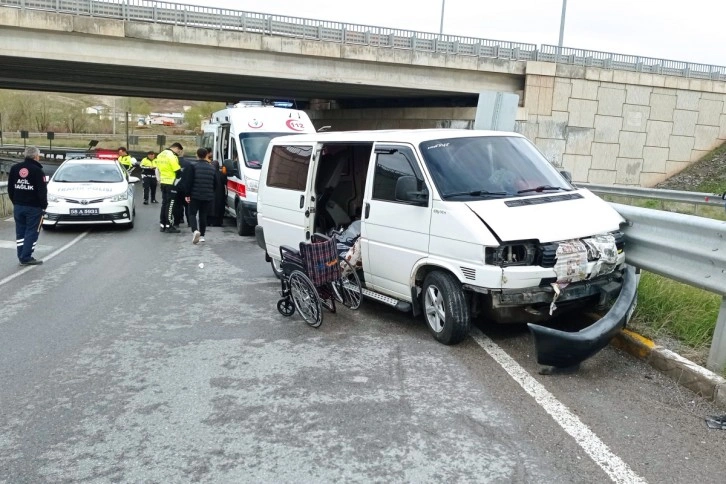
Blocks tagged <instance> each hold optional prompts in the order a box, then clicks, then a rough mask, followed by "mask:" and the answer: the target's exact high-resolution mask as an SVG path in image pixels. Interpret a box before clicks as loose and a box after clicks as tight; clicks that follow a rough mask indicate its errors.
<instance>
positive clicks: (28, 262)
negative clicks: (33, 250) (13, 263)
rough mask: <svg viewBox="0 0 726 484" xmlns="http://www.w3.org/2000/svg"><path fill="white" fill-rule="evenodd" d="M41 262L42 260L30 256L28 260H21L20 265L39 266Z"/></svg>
mask: <svg viewBox="0 0 726 484" xmlns="http://www.w3.org/2000/svg"><path fill="white" fill-rule="evenodd" d="M42 263H43V261H42V260H38V259H35V258H33V257H31V258H30V259H29V260H26V261H25V262H21V263H20V265H21V266H39V265H40V264H42Z"/></svg>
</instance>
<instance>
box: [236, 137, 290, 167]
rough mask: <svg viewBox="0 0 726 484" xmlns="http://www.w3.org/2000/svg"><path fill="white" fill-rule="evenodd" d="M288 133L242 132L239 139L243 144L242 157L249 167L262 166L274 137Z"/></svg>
mask: <svg viewBox="0 0 726 484" xmlns="http://www.w3.org/2000/svg"><path fill="white" fill-rule="evenodd" d="M287 134H288V133H240V135H239V141H240V144H241V145H242V158H243V160H244V162H245V165H246V166H247V167H248V168H257V169H260V168H262V161H263V160H264V158H265V152H266V151H267V146H268V145H269V144H270V141H271V140H272V138H275V137H277V136H285V135H287Z"/></svg>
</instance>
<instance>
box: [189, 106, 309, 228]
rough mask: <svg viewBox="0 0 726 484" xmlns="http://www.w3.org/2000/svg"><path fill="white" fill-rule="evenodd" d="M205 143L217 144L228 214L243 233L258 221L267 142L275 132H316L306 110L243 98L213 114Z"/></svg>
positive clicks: (208, 144)
mask: <svg viewBox="0 0 726 484" xmlns="http://www.w3.org/2000/svg"><path fill="white" fill-rule="evenodd" d="M203 129H204V135H203V137H202V146H203V147H213V158H214V159H215V160H220V162H221V163H222V166H223V167H224V171H225V172H226V175H227V187H226V191H227V196H226V206H225V214H226V215H228V216H230V217H234V218H235V220H236V221H237V233H239V235H252V234H253V233H254V228H255V225H256V224H257V183H258V180H259V177H260V168H261V167H262V161H263V157H264V155H265V151H266V150H267V145H268V143H269V142H270V140H271V139H272V138H274V137H275V136H284V135H291V134H295V133H314V132H315V128H314V127H313V123H312V122H311V121H310V118H309V117H308V115H307V114H306V113H305V112H304V111H300V110H297V109H289V108H283V107H277V106H276V105H274V104H272V105H264V104H263V103H262V102H258V101H243V102H240V103H237V104H235V105H233V106H228V107H226V108H225V109H222V110H220V111H217V112H215V113H214V114H212V119H211V120H210V122H208V123H206V124H205V125H204V128H203Z"/></svg>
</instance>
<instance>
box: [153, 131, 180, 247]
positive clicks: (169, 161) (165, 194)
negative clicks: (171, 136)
mask: <svg viewBox="0 0 726 484" xmlns="http://www.w3.org/2000/svg"><path fill="white" fill-rule="evenodd" d="M183 154H184V147H183V146H182V145H181V144H180V143H174V144H172V145H171V146H169V148H167V149H165V150H164V151H162V152H161V153H159V155H158V156H157V157H156V160H155V161H156V167H157V168H158V169H159V182H160V183H161V212H160V214H159V226H160V230H161V232H166V233H179V229H178V228H176V227H174V210H175V209H176V198H177V188H176V184H177V180H178V179H179V176H180V175H181V165H180V164H179V157H180V156H182V155H183Z"/></svg>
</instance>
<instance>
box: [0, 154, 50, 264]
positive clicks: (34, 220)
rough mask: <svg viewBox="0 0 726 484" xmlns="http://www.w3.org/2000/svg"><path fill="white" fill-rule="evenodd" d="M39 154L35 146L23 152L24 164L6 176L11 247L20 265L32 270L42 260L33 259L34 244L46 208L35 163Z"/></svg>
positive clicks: (42, 179) (45, 191)
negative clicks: (10, 206) (10, 209)
mask: <svg viewBox="0 0 726 484" xmlns="http://www.w3.org/2000/svg"><path fill="white" fill-rule="evenodd" d="M39 161H40V150H39V149H38V148H36V147H35V146H28V147H27V148H26V149H25V160H24V161H23V162H21V163H16V164H15V165H13V167H12V168H11V169H10V174H9V175H8V196H9V197H10V201H11V202H12V203H13V217H14V218H15V244H16V245H17V248H18V260H19V261H20V265H23V266H35V265H39V264H42V263H43V261H42V260H37V259H35V258H34V257H33V251H34V250H35V244H36V243H37V242H38V234H40V227H41V224H42V223H43V213H45V209H46V208H47V207H48V187H47V186H46V184H45V174H44V173H43V166H42V165H41V164H40V163H39Z"/></svg>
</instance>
